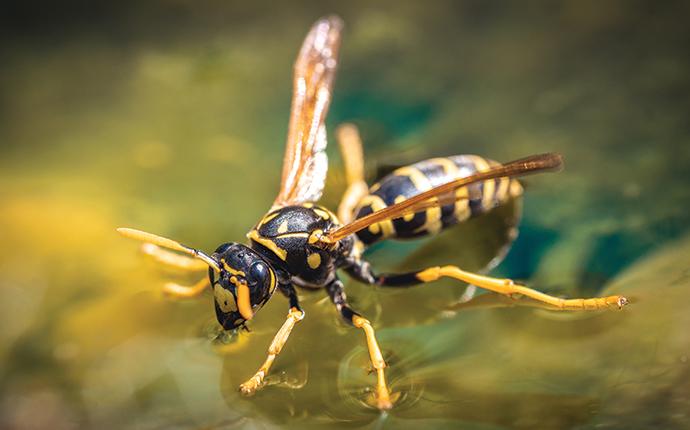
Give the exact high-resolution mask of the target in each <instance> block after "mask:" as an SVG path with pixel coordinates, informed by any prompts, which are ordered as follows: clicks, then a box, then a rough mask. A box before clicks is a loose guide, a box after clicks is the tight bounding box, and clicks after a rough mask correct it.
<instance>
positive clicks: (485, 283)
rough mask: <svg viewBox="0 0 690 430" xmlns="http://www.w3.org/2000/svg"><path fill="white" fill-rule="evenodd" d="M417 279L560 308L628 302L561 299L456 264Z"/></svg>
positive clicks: (420, 274) (590, 307)
mask: <svg viewBox="0 0 690 430" xmlns="http://www.w3.org/2000/svg"><path fill="white" fill-rule="evenodd" d="M416 277H417V279H419V280H420V281H423V282H431V281H435V280H437V279H439V278H441V277H447V278H454V279H458V280H460V281H463V282H467V283H468V284H471V285H476V286H477V287H480V288H484V289H487V290H491V291H494V292H496V293H500V294H505V295H508V296H512V295H514V294H519V295H523V296H526V297H529V298H531V299H534V300H537V301H539V302H543V303H547V304H549V305H551V306H554V307H555V308H556V309H560V310H595V309H603V308H610V307H616V308H622V307H623V306H625V305H627V304H628V300H627V299H626V298H625V297H623V296H608V297H595V298H588V299H561V298H558V297H554V296H550V295H548V294H544V293H542V292H539V291H537V290H533V289H531V288H528V287H525V286H523V285H518V284H515V282H513V280H511V279H497V278H490V277H488V276H482V275H477V274H476V273H471V272H465V271H464V270H460V269H459V268H458V267H455V266H443V267H431V268H429V269H426V270H422V271H420V272H418V273H417V274H416Z"/></svg>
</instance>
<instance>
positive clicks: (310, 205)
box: [302, 202, 314, 209]
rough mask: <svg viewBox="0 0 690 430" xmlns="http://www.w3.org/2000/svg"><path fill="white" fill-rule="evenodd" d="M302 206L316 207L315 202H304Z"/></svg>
mask: <svg viewBox="0 0 690 430" xmlns="http://www.w3.org/2000/svg"><path fill="white" fill-rule="evenodd" d="M302 207H304V208H310V209H311V208H313V207H314V203H311V202H307V203H302Z"/></svg>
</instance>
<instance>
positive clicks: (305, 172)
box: [273, 17, 343, 207]
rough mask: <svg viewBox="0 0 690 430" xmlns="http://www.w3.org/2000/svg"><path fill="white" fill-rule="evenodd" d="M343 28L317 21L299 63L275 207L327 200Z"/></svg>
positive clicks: (332, 21)
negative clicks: (329, 137)
mask: <svg viewBox="0 0 690 430" xmlns="http://www.w3.org/2000/svg"><path fill="white" fill-rule="evenodd" d="M342 26H343V24H342V21H341V20H340V19H339V18H337V17H327V18H322V19H320V20H319V21H317V22H316V24H314V26H313V27H312V28H311V30H310V31H309V33H308V34H307V37H306V39H305V40H304V43H303V45H302V48H301V49H300V52H299V55H298V56H297V60H296V61H295V68H294V74H295V76H294V82H293V93H292V107H291V111H290V124H289V128H288V137H287V147H286V149H285V157H284V159H283V174H282V181H281V185H280V192H279V193H278V196H277V197H276V200H275V202H274V203H273V206H274V207H280V206H287V205H291V204H297V203H302V202H306V201H316V200H318V199H319V198H320V197H321V193H322V191H323V187H324V183H325V180H326V171H327V170H328V159H327V157H326V127H325V121H326V114H327V112H328V106H329V105H330V102H331V92H332V87H333V81H334V78H335V71H336V67H337V65H338V49H339V48H340V31H341V29H342Z"/></svg>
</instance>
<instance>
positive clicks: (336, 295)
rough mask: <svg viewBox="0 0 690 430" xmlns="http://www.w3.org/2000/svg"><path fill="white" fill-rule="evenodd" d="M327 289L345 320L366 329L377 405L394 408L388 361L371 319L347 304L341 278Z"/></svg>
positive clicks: (365, 333) (383, 407)
mask: <svg viewBox="0 0 690 430" xmlns="http://www.w3.org/2000/svg"><path fill="white" fill-rule="evenodd" d="M326 290H327V291H328V295H329V296H330V298H331V301H332V302H333V304H334V305H335V307H336V309H337V310H338V312H340V315H341V316H342V317H343V318H344V319H345V321H347V322H348V323H350V324H352V325H353V326H355V327H357V328H361V329H362V330H364V335H365V336H366V339H367V348H368V349H369V358H370V359H371V364H372V366H373V367H374V370H376V381H377V382H376V407H377V408H378V409H381V410H388V409H390V408H392V407H393V402H392V401H391V394H390V391H389V390H388V385H386V376H385V374H384V369H385V368H386V362H385V361H384V360H383V354H381V349H380V348H379V344H378V342H377V341H376V335H375V333H374V328H373V327H372V326H371V323H370V322H369V320H367V319H366V318H364V317H362V316H361V315H359V314H358V313H357V312H355V311H354V310H352V308H351V307H350V306H349V305H348V304H347V297H346V296H345V291H344V288H343V283H342V282H341V281H340V280H339V279H335V280H334V281H333V282H331V283H330V284H328V286H326Z"/></svg>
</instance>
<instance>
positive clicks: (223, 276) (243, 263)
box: [209, 243, 276, 330]
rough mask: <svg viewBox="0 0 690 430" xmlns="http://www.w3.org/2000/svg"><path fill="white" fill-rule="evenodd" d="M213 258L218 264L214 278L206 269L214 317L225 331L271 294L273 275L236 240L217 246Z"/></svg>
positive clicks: (235, 324) (261, 304)
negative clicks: (211, 290) (211, 288)
mask: <svg viewBox="0 0 690 430" xmlns="http://www.w3.org/2000/svg"><path fill="white" fill-rule="evenodd" d="M213 259H214V260H216V261H217V262H219V266H220V276H219V278H218V279H215V276H214V275H215V272H214V271H213V269H209V277H210V278H211V285H212V287H213V296H214V298H215V307H216V317H217V318H218V322H219V323H220V324H221V325H222V326H223V328H224V329H226V330H230V329H234V328H237V327H240V326H242V325H243V324H244V323H245V322H246V321H247V320H249V319H251V318H252V317H253V316H254V313H256V312H257V311H258V310H259V309H261V307H262V306H263V305H264V303H266V301H268V299H269V298H270V297H271V295H272V294H273V291H274V290H275V286H276V274H275V272H274V270H273V268H271V266H270V265H269V264H268V262H266V260H264V259H263V258H262V257H261V256H260V255H259V254H257V253H256V252H255V251H253V250H252V249H251V248H249V247H247V246H244V245H241V244H239V243H226V244H223V245H221V246H219V247H218V249H216V252H214V253H213Z"/></svg>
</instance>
